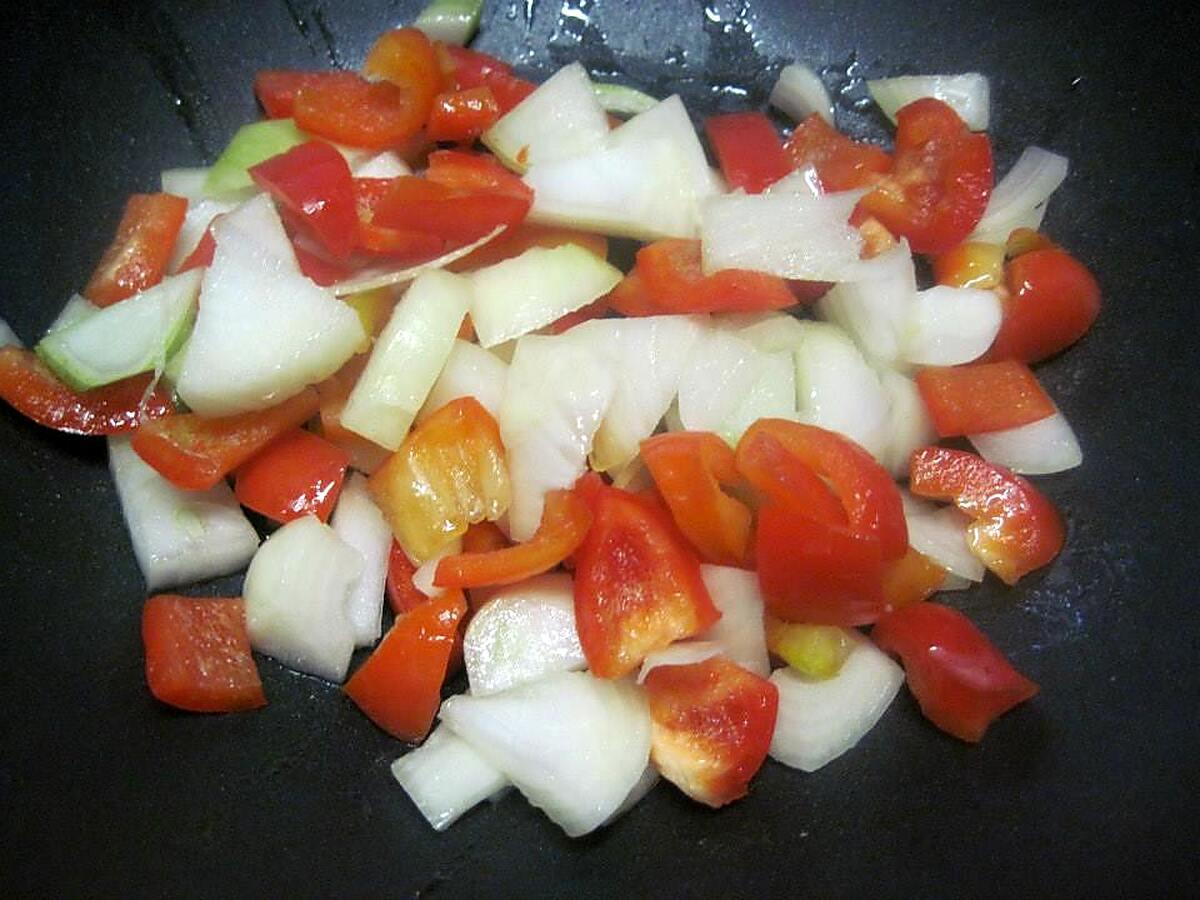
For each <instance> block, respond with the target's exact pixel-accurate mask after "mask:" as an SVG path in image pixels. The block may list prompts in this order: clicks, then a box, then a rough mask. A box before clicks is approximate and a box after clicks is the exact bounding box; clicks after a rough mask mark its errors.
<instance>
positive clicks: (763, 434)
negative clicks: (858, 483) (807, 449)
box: [734, 429, 849, 526]
mask: <svg viewBox="0 0 1200 900" xmlns="http://www.w3.org/2000/svg"><path fill="white" fill-rule="evenodd" d="M734 461H735V463H736V465H737V470H738V473H739V474H740V475H741V476H742V477H743V478H745V479H746V481H747V482H749V483H750V486H751V487H753V488H754V489H755V491H757V492H758V494H759V496H760V497H761V498H763V499H764V500H766V501H770V502H774V503H779V504H782V505H783V506H786V507H788V508H790V509H791V510H792V511H793V512H797V513H799V514H800V515H803V516H804V517H805V518H808V519H812V520H813V521H815V522H824V523H825V524H827V525H841V526H845V525H847V524H849V519H848V518H847V516H846V509H845V507H843V506H842V501H841V500H839V499H838V497H837V494H835V493H834V492H833V491H831V490H830V489H829V485H827V484H826V483H825V482H824V480H822V478H821V476H820V475H818V474H817V473H816V472H814V471H813V470H812V469H811V468H810V467H809V466H807V465H805V464H804V462H802V461H801V460H800V459H799V457H797V456H795V455H794V454H792V453H790V452H788V449H787V448H786V447H785V446H784V445H783V443H782V442H781V441H780V440H779V439H778V438H777V437H775V436H774V435H773V434H771V433H770V432H769V431H767V430H765V429H759V430H757V431H756V432H755V433H754V434H753V435H752V436H751V437H750V439H749V440H746V439H745V438H744V437H743V440H741V441H739V442H738V446H737V451H736V453H735V454H734Z"/></svg>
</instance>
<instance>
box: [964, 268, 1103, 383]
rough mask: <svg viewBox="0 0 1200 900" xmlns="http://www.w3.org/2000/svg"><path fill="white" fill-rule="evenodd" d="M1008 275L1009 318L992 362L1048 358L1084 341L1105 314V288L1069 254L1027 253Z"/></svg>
mask: <svg viewBox="0 0 1200 900" xmlns="http://www.w3.org/2000/svg"><path fill="white" fill-rule="evenodd" d="M1005 277H1006V281H1007V285H1008V296H1007V297H1006V298H1005V299H1004V300H1003V307H1004V318H1003V319H1002V320H1001V322H1000V333H999V334H997V335H996V340H995V342H994V343H993V344H992V347H991V349H990V350H989V351H988V353H987V357H986V358H987V359H1019V360H1023V361H1024V362H1038V361H1039V360H1042V359H1046V358H1047V357H1050V356H1053V355H1054V354H1056V353H1058V352H1060V351H1062V350H1065V349H1066V348H1067V347H1069V346H1071V345H1072V344H1073V343H1075V342H1076V341H1077V340H1079V339H1080V338H1081V337H1083V336H1084V334H1086V333H1087V330H1088V329H1089V328H1091V327H1092V323H1093V322H1095V321H1096V317H1097V316H1098V315H1099V314H1100V285H1098V284H1097V283H1096V279H1095V278H1094V277H1093V276H1092V273H1091V272H1089V271H1088V269H1087V267H1086V266H1085V265H1083V263H1081V262H1079V261H1078V260H1077V259H1075V257H1073V256H1071V254H1069V253H1067V252H1066V251H1065V250H1060V249H1058V248H1057V247H1050V248H1044V249H1036V250H1032V251H1030V252H1027V253H1022V254H1021V255H1020V256H1018V257H1017V258H1016V259H1014V260H1012V261H1011V262H1009V264H1008V270H1007V272H1006V276H1005Z"/></svg>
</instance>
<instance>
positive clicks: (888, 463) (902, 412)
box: [879, 369, 937, 478]
mask: <svg viewBox="0 0 1200 900" xmlns="http://www.w3.org/2000/svg"><path fill="white" fill-rule="evenodd" d="M879 386H880V387H882V388H883V392H884V393H885V394H887V398H888V423H889V424H888V441H887V447H886V449H885V450H884V452H883V455H882V456H881V457H880V459H879V462H880V463H881V464H882V465H883V467H884V468H885V469H887V470H888V471H889V472H891V473H892V475H894V476H895V477H896V478H907V477H908V463H909V460H910V459H911V458H912V455H913V452H914V451H916V450H919V449H920V448H921V447H926V446H928V445H929V444H933V443H936V442H937V432H936V431H935V430H934V427H933V420H932V419H930V418H929V411H928V410H926V409H925V401H924V400H923V399H922V398H921V392H920V390H918V388H917V383H916V382H915V381H913V379H911V378H909V377H908V376H907V375H902V374H901V373H899V372H895V371H892V370H890V369H885V370H884V371H882V372H880V373H879Z"/></svg>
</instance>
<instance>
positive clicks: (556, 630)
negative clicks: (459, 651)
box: [463, 573, 587, 697]
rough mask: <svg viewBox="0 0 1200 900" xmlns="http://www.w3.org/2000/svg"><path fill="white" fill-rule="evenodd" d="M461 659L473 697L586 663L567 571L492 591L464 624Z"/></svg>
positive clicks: (573, 589) (573, 596)
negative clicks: (576, 624)
mask: <svg viewBox="0 0 1200 900" xmlns="http://www.w3.org/2000/svg"><path fill="white" fill-rule="evenodd" d="M463 660H464V662H465V663H466V667H467V681H468V683H469V684H470V685H471V694H472V695H474V696H476V697H486V696H487V695H488V694H495V693H498V692H499V691H503V690H507V689H508V688H511V687H516V686H517V685H519V684H524V683H525V682H527V681H536V680H538V679H539V678H543V677H545V676H546V675H549V674H551V673H553V672H569V671H573V670H577V669H583V668H586V667H587V660H586V659H584V656H583V648H582V647H581V646H580V644H579V635H578V633H577V632H576V630H575V588H574V584H573V582H572V581H571V576H570V575H564V574H560V573H553V574H548V575H539V576H536V577H534V578H530V579H527V580H526V581H522V582H521V583H519V584H513V585H508V586H506V587H503V588H500V589H498V590H497V591H495V592H494V593H493V594H492V595H491V598H490V599H489V600H488V602H487V603H486V604H485V605H484V606H483V607H482V608H481V609H480V610H479V611H478V612H477V613H476V614H475V616H474V617H473V618H472V619H471V624H470V625H468V626H467V632H466V634H465V635H464V637H463Z"/></svg>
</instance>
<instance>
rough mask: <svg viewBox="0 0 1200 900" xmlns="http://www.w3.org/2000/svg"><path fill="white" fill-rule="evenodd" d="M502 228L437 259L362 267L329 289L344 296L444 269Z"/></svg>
mask: <svg viewBox="0 0 1200 900" xmlns="http://www.w3.org/2000/svg"><path fill="white" fill-rule="evenodd" d="M503 230H504V226H503V225H497V226H496V227H495V228H493V229H492V230H491V231H489V232H488V233H487V234H485V235H484V236H483V237H481V238H480V239H479V240H477V241H475V242H474V243H470V244H467V245H466V246H464V247H459V248H458V249H457V250H451V251H450V252H449V253H445V254H443V255H441V256H439V257H438V258H437V259H431V260H430V261H429V262H423V263H420V264H419V265H415V266H402V267H395V266H393V267H387V266H377V267H374V268H369V269H363V270H361V271H359V272H356V273H354V275H352V276H350V277H349V278H347V279H346V280H345V281H339V282H338V283H337V284H335V285H333V286H332V287H331V288H330V290H331V291H333V293H334V294H336V295H337V296H338V297H345V296H348V295H350V294H357V293H359V292H361V291H373V290H375V288H381V287H390V286H391V285H394V284H405V283H407V282H409V281H413V280H415V279H416V277H417V276H418V275H420V274H421V273H422V272H427V271H429V270H430V269H444V268H445V267H446V266H448V265H450V263H452V262H455V261H457V260H460V259H462V258H463V257H464V256H469V255H471V254H472V253H474V252H475V251H476V250H478V249H479V248H480V247H482V246H483V245H484V244H486V243H487V242H488V241H490V240H491V239H492V238H494V237H496V235H498V234H500V232H502V231H503Z"/></svg>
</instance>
